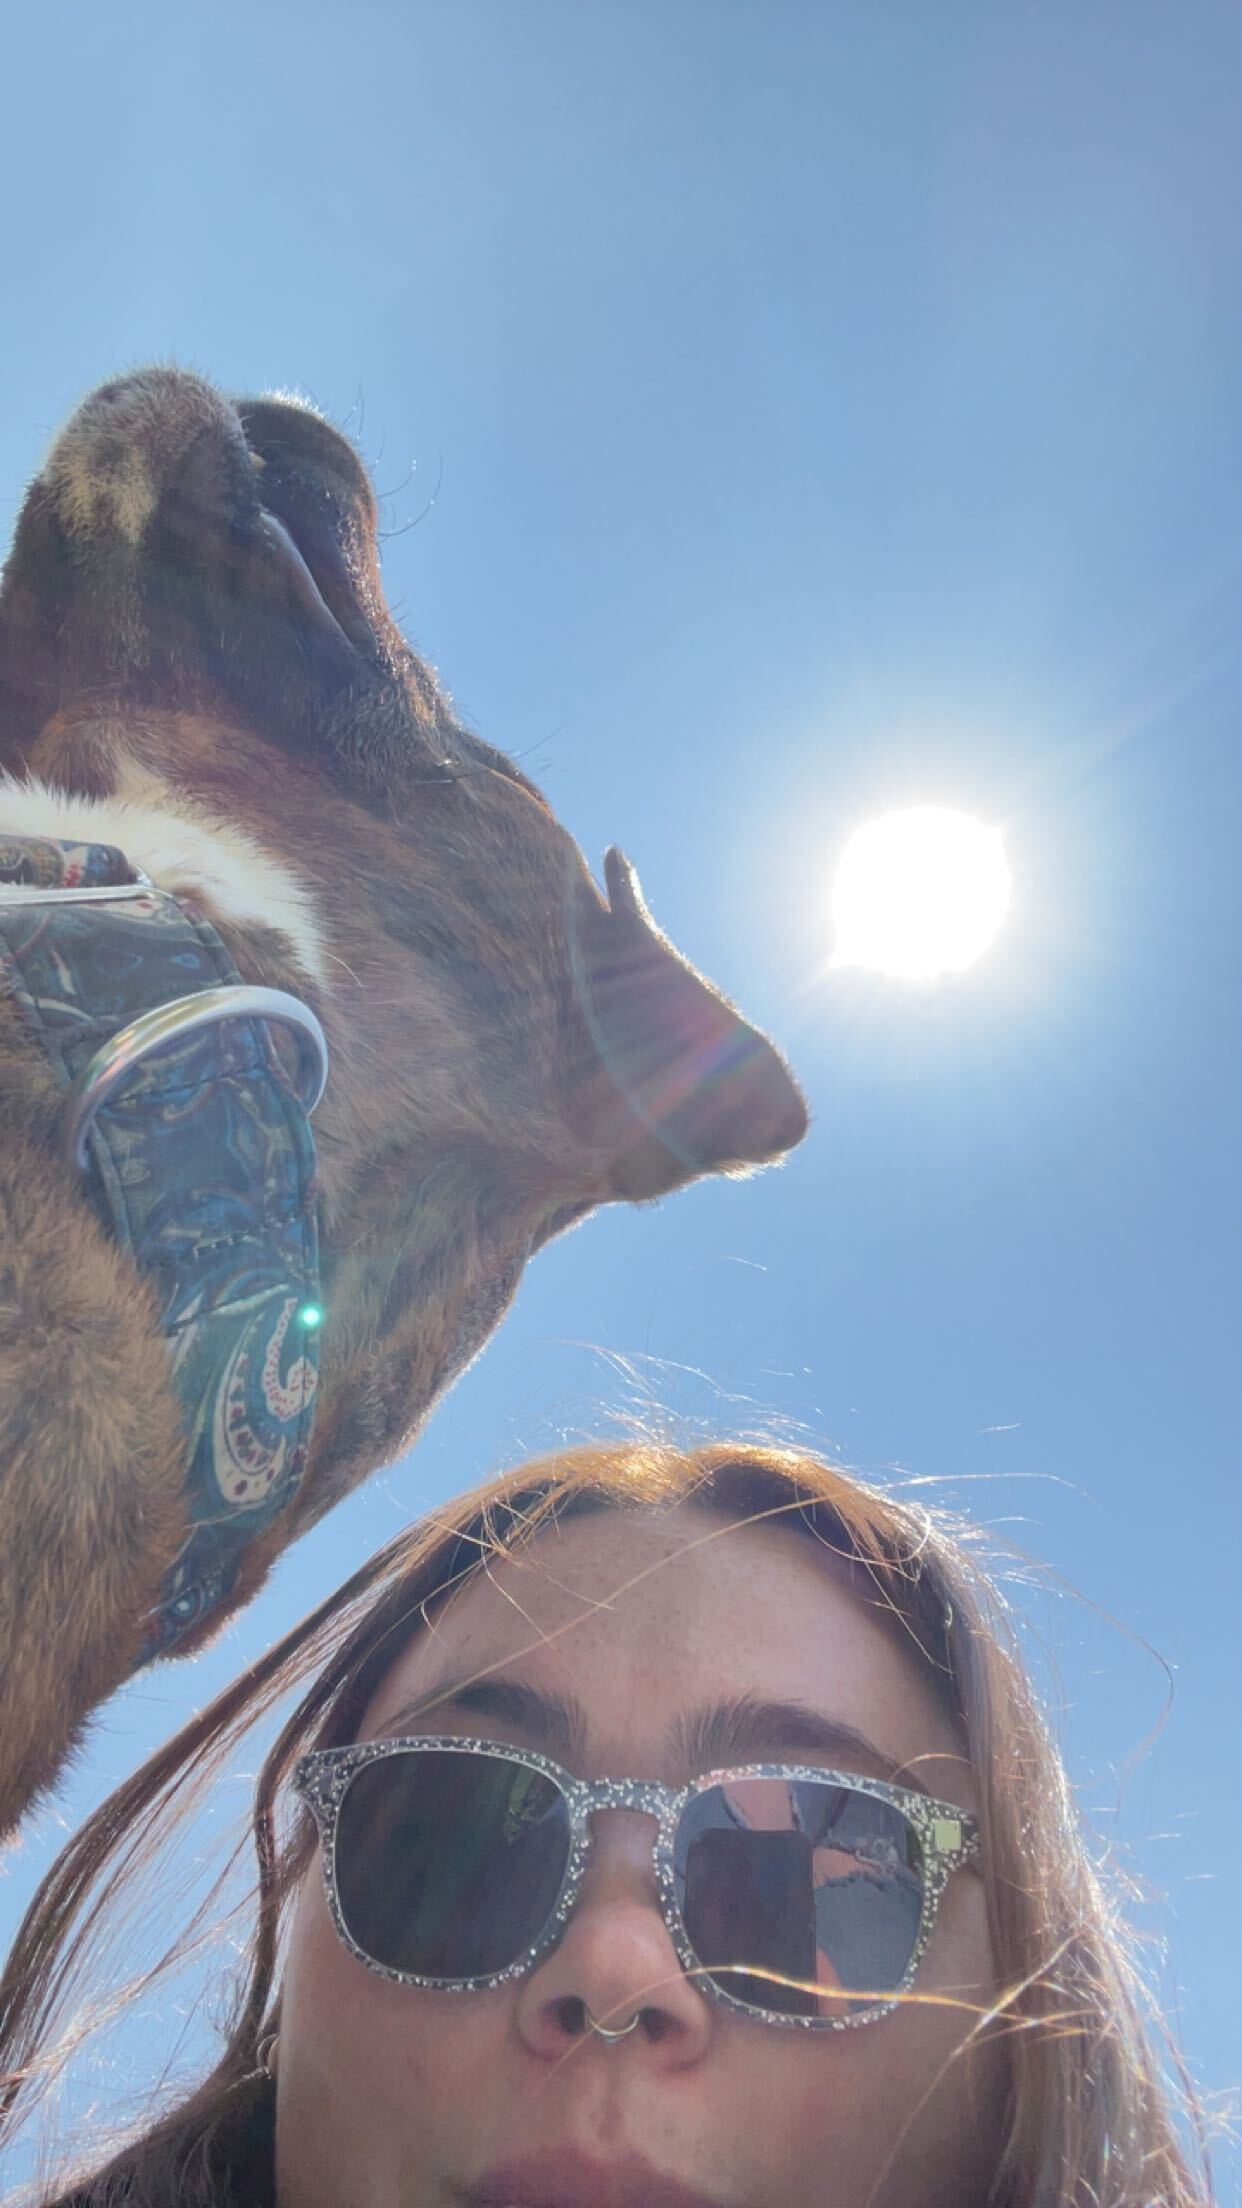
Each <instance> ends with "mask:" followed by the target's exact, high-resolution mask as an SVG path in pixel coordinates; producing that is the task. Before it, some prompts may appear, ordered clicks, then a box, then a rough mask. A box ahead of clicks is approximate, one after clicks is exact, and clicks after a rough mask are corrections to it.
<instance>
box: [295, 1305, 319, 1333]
mask: <svg viewBox="0 0 1242 2208" xmlns="http://www.w3.org/2000/svg"><path fill="white" fill-rule="evenodd" d="M322 1321H323V1312H322V1311H321V1310H320V1308H319V1305H318V1304H317V1303H304V1304H303V1305H302V1308H301V1310H300V1311H299V1312H298V1325H299V1326H310V1327H314V1326H319V1325H321V1324H322Z"/></svg>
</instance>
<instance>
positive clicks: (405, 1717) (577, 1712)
mask: <svg viewBox="0 0 1242 2208" xmlns="http://www.w3.org/2000/svg"><path fill="white" fill-rule="evenodd" d="M452 1711H457V1712H460V1714H461V1715H462V1716H463V1717H485V1718H491V1719H493V1720H494V1721H495V1722H496V1723H497V1724H499V1725H501V1726H503V1727H504V1728H505V1730H506V1731H508V1732H514V1733H521V1734H523V1735H524V1736H525V1738H526V1739H527V1740H528V1741H530V1742H531V1744H532V1746H534V1747H536V1748H542V1749H544V1750H546V1752H547V1754H548V1755H550V1756H554V1757H556V1758H557V1759H558V1760H559V1761H561V1762H563V1763H565V1764H568V1765H570V1766H572V1765H573V1764H574V1763H575V1762H577V1761H580V1760H581V1759H582V1757H583V1755H584V1753H585V1749H586V1741H587V1732H588V1727H587V1716H586V1711H585V1710H584V1709H583V1707H582V1705H581V1703H580V1702H576V1701H575V1700H574V1699H573V1697H572V1696H570V1695H564V1696H562V1695H557V1694H544V1693H542V1692H541V1690H540V1689H539V1688H538V1687H528V1686H524V1685H523V1684H522V1682H521V1681H520V1680H518V1679H498V1678H495V1677H493V1678H488V1679H460V1680H448V1681H446V1682H445V1684H444V1685H443V1686H439V1687H432V1688H430V1689H429V1690H428V1691H427V1693H426V1694H422V1695H420V1696H419V1697H418V1700H417V1701H415V1702H407V1703H405V1704H404V1705H403V1707H402V1708H401V1709H399V1710H398V1711H397V1713H396V1715H395V1717H392V1718H390V1719H389V1721H388V1723H387V1724H386V1725H385V1727H384V1734H393V1733H399V1732H401V1730H402V1728H403V1727H404V1726H406V1725H408V1724H410V1723H411V1722H412V1721H414V1720H417V1721H418V1722H419V1723H420V1724H424V1723H425V1722H426V1720H427V1719H428V1718H429V1717H432V1716H438V1714H439V1713H441V1712H445V1713H447V1712H452ZM380 1737H381V1738H382V1737H383V1735H381V1736H380Z"/></svg>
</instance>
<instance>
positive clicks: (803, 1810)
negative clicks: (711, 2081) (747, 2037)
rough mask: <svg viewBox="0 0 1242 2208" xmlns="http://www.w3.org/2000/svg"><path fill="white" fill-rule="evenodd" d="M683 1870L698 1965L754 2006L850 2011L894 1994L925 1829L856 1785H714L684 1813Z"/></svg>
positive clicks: (905, 1955)
mask: <svg viewBox="0 0 1242 2208" xmlns="http://www.w3.org/2000/svg"><path fill="white" fill-rule="evenodd" d="M674 1871H675V1875H676V1882H677V1898H678V1901H679V1903H680V1906H681V1914H682V1920H683V1922H684V1924H685V1927H686V1932H687V1935H688V1937H689V1940H690V1944H691V1946H692V1947H693V1949H694V1951H695V1954H696V1956H697V1957H698V1959H699V1962H700V1963H701V1965H702V1966H703V1968H704V1969H705V1970H706V1971H707V1972H708V1974H709V1976H711V1977H712V1978H713V1979H714V1980H715V1981H716V1983H717V1984H718V1985H719V1986H721V1987H722V1988H723V1989H724V1991H725V1992H726V1993H730V1994H732V1995H733V1997H734V1999H735V2000H738V2001H745V2002H746V2003H747V2004H748V2006H750V2007H752V2008H760V2009H774V2010H776V2011H778V2012H779V2013H780V2014H781V2015H784V2016H805V2017H827V2018H835V2019H845V2018H847V2017H849V2016H850V2015H851V2014H858V2013H859V2012H861V2011H862V2010H863V2009H867V2008H872V2007H874V2006H875V2004H876V2003H877V2002H878V2001H882V2000H884V1999H886V1998H887V1997H888V1996H889V1995H891V1994H893V1993H895V1992H896V1991H897V1989H898V1988H899V1987H900V1985H901V1983H902V1980H903V1979H904V1977H905V1975H906V1972H907V1971H908V1969H909V1967H910V1962H911V1958H912V1956H913V1955H914V1951H915V1948H916V1947H917V1945H918V1937H919V1927H920V1925H921V1923H922V1921H923V1856H922V1848H921V1844H920V1841H919V1836H918V1833H917V1831H916V1830H915V1828H914V1826H913V1825H911V1824H910V1823H909V1822H908V1821H907V1819H906V1818H905V1817H903V1815H902V1813H901V1811H900V1810H899V1809H896V1808H895V1807H894V1806H893V1804H892V1803H890V1802H885V1801H881V1800H879V1799H878V1798H877V1797H876V1796H875V1795H873V1794H864V1793H862V1792H860V1791H859V1789H858V1788H856V1787H850V1786H833V1785H830V1784H829V1783H828V1782H827V1781H826V1780H823V1779H759V1778H755V1779H738V1780H733V1781H730V1782H729V1783H728V1784H725V1785H720V1786H711V1787H705V1788H704V1790H703V1791H702V1793H700V1794H697V1795H693V1796H692V1797H691V1799H690V1801H689V1802H688V1804H687V1806H686V1809H685V1811H684V1812H683V1815H682V1819H681V1823H680V1826H679V1828H678V1832H677V1840H676V1847H675V1853H674Z"/></svg>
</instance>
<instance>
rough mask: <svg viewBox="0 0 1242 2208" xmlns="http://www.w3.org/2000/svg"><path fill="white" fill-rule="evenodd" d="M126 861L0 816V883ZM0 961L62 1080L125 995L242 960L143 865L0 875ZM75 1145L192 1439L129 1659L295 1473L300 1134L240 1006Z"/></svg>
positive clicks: (165, 1060) (145, 1652)
mask: <svg viewBox="0 0 1242 2208" xmlns="http://www.w3.org/2000/svg"><path fill="white" fill-rule="evenodd" d="M133 881H134V873H133V869H132V868H131V867H130V866H129V865H128V862H127V861H126V859H125V858H124V856H123V854H122V853H121V852H119V851H116V850H114V849H112V848H111V847H110V846H108V845H106V844H65V843H57V842H55V841H53V840H51V839H44V838H26V837H22V838H18V837H14V836H11V835H5V834H3V833H2V832H0V883H6V882H7V883H13V884H22V885H30V886H35V887H39V888H44V889H48V888H50V889H56V888H66V889H73V888H95V887H104V886H109V885H113V884H116V885H124V884H126V883H129V882H133ZM0 974H2V975H3V979H4V981H5V982H6V983H7V986H8V990H9V992H10V993H11V994H12V997H13V999H14V1001H15V1002H16V1003H17V1005H18V1006H19V1007H20V1008H21V1010H22V1011H23V1012H24V1013H25V1015H26V1017H27V1018H28V1019H29V1021H30V1022H31V1024H32V1026H33V1027H34V1028H35V1029H36V1031H37V1033H38V1035H39V1037H40V1040H41V1042H42V1044H43V1047H44V1049H45V1051H46V1052H47V1054H48V1057H49V1058H50V1060H51V1062H52V1065H53V1067H54V1069H55V1071H56V1074H57V1077H58V1079H59V1081H60V1083H61V1085H62V1086H63V1087H64V1088H66V1089H67V1088H68V1087H69V1086H70V1084H71V1083H72V1082H73V1080H74V1079H75V1078H76V1076H77V1075H78V1074H79V1073H80V1072H81V1071H82V1069H83V1067H84V1066H86V1065H87V1064H88V1063H89V1061H90V1060H91V1059H92V1058H93V1057H94V1055H95V1053H96V1051H98V1050H99V1048H100V1046H101V1044H103V1043H105V1042H107V1041H108V1040H110V1038H111V1037H112V1036H113V1035H115V1034H116V1033H117V1032H118V1031H119V1030H120V1029H121V1028H123V1027H125V1026H127V1025H128V1024H129V1023H130V1022H131V1021H132V1020H133V1019H134V1018H136V1016H137V1015H138V1014H139V1013H140V1012H146V1011H149V1010H151V1009H152V1008H153V1007H154V1006H156V1005H162V1004H167V1003H169V1002H170V1001H171V1000H172V999H173V998H176V997H184V996H189V995H192V994H194V993H196V992H197V991H199V990H203V989H215V988H218V987H219V986H220V985H221V984H222V983H237V982H238V981H239V980H240V976H239V974H238V972H237V969H236V968H235V966H234V965H233V962H232V960H231V959H230V957H229V955H228V953H227V951H226V950H225V948H224V945H223V943H222V942H221V941H220V938H219V936H218V935H217V934H216V932H215V929H214V928H212V927H211V926H210V924H209V923H208V922H207V921H205V920H201V919H197V918H195V917H193V916H191V915H190V914H189V913H187V912H183V911H182V909H181V907H180V905H178V904H177V902H176V900H175V899H174V898H172V897H170V896H168V895H166V894H165V892H164V891H162V890H158V889H153V888H150V887H148V886H143V885H140V884H138V883H135V886H134V890H133V894H132V896H129V897H126V896H120V897H118V898H116V899H114V900H111V901H107V902H101V903H87V904H75V903H74V902H72V901H71V900H69V899H66V901H65V902H64V903H63V904H61V903H60V902H59V901H55V902H52V903H48V904H34V905H27V904H23V903H22V902H21V900H20V896H19V897H18V898H16V899H14V900H13V901H11V902H10V901H8V900H6V899H5V897H4V895H3V892H2V891H0ZM87 1146H88V1152H89V1161H90V1162H89V1169H88V1184H89V1187H90V1191H91V1195H92V1197H93V1199H94V1201H95V1204H96V1206H97V1208H98V1210H99V1213H100V1216H101V1217H102V1219H103V1221H104V1223H105V1225H106V1226H107V1227H108V1228H109V1229H110V1231H111V1232H112V1233H113V1234H114V1235H115V1236H116V1238H117V1240H118V1241H119V1242H120V1243H121V1245H122V1247H123V1248H125V1249H127V1250H128V1251H129V1252H130V1254H131V1256H132V1257H133V1260H134V1263H135V1265H136V1266H137V1268H138V1270H139V1272H140V1273H142V1274H143V1276H144V1277H145V1278H146V1279H148V1280H150V1281H151V1282H152V1283H153V1285H154V1287H155V1290H156V1293H157V1295H158V1298H159V1301H160V1305H161V1313H162V1317H161V1324H162V1328H163V1332H164V1336H165V1339H166V1341H167V1344H168V1350H169V1356H170V1361H171V1368H172V1376H173V1382H174V1385H175V1387H176V1390H177V1393H178V1396H179V1398H180V1401H181V1406H182V1414H183V1417H184V1421H185V1429H186V1435H187V1439H188V1443H189V1460H188V1469H187V1475H186V1478H187V1503H188V1513H189V1525H190V1530H189V1534H188V1537H187V1540H186V1544H185V1547H184V1549H183V1551H182V1554H181V1556H180V1558H179V1559H178V1562H177V1564H176V1566H175V1568H174V1570H173V1572H172V1574H171V1575H170V1578H169V1580H168V1582H167V1584H166V1585H165V1587H164V1589H163V1593H162V1596H161V1599H160V1601H159V1603H158V1604H157V1606H156V1608H155V1610H154V1611H153V1612H152V1613H151V1615H150V1617H149V1618H148V1620H147V1628H146V1632H145V1635H144V1638H143V1643H142V1649H141V1654H140V1656H139V1664H140V1665H141V1664H144V1663H148V1662H149V1661H150V1660H151V1658H152V1657H155V1656H163V1655H167V1654H168V1653H169V1652H170V1651H172V1650H174V1649H175V1647H176V1645H177V1643H178V1642H179V1641H180V1640H182V1639H183V1638H184V1636H185V1635H186V1634H187V1633H189V1632H190V1631H191V1630H192V1629H193V1628H195V1627H197V1626H198V1625H199V1624H200V1623H201V1621H202V1620H203V1619H205V1618H207V1617H209V1616H210V1615H211V1613H212V1612H213V1611H214V1610H216V1609H217V1608H218V1607H219V1605H220V1604H221V1602H222V1601H223V1600H224V1598H225V1597H226V1596H227V1594H228V1593H229V1591H230V1589H231V1588H232V1586H233V1584H234V1582H235V1580H236V1578H237V1573H238V1569H239V1566H240V1564H241V1560H242V1557H243V1555H244V1553H245V1550H246V1548H247V1546H248V1544H249V1543H250V1541H251V1540H252V1539H253V1538H254V1536H255V1534H257V1533H258V1532H260V1531H261V1530H262V1529H263V1528H264V1527H266V1526H268V1525H270V1524H271V1522H272V1520H273V1519H274V1518H275V1517H276V1516H277V1515H278V1513H279V1512H280V1511H282V1510H283V1509H284V1508H285V1506H286V1504H287V1503H288V1502H289V1500H290V1498H291V1497H292V1495H293V1494H294V1492H295V1490H296V1488H297V1485H298V1482H299V1480H300V1478H301V1475H302V1471H303V1467H304V1465H305V1461H306V1451H307V1446H308V1443H309V1440H310V1428H311V1419H312V1416H313V1412H314V1401H315V1381H316V1372H317V1365H318V1354H317V1352H318V1336H317V1333H316V1327H317V1324H318V1317H319V1311H318V1293H319V1247H318V1233H317V1224H316V1209H315V1148H314V1142H313V1139H312V1136H311V1130H310V1125H309V1122H308V1120H307V1116H306V1112H305V1109H304V1108H303V1106H302V1104H301V1102H300V1101H299V1097H298V1094H297V1090H296V1086H295V1084H294V1080H293V1077H292V1074H291V1072H290V1071H289V1070H288V1069H287V1068H286V1066H285V1064H284V1062H283V1061H282V1059H281V1057H280V1056H279V1054H278V1051H277V1049H276V1046H275V1044H274V1042H273V1038H272V1032H271V1029H270V1028H269V1027H268V1025H267V1023H266V1022H265V1021H263V1020H261V1019H257V1018H254V1017H250V1018H238V1019H230V1020H229V1021H227V1022H225V1023H222V1024H217V1025H213V1026H209V1027H201V1028H197V1029H194V1030H193V1031H191V1032H189V1033H187V1034H184V1035H182V1036H180V1037H177V1038H175V1039H174V1040H172V1041H171V1042H168V1043H166V1044H164V1045H163V1046H162V1047H161V1048H160V1049H159V1051H158V1052H156V1053H153V1054H152V1055H151V1056H150V1057H148V1058H145V1059H143V1060H142V1061H141V1062H140V1063H139V1064H138V1065H136V1066H135V1067H134V1068H133V1070H132V1072H131V1073H130V1075H129V1076H128V1078H127V1079H126V1080H125V1082H124V1084H123V1085H122V1087H121V1088H120V1089H119V1091H117V1092H116V1093H114V1094H113V1095H112V1097H111V1098H110V1099H109V1101H107V1102H106V1103H105V1104H103V1105H102V1106H101V1108H100V1109H99V1111H98V1113H97V1114H96V1117H95V1120H94V1123H93V1125H92V1127H91V1131H90V1133H89V1135H88V1137H87Z"/></svg>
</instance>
